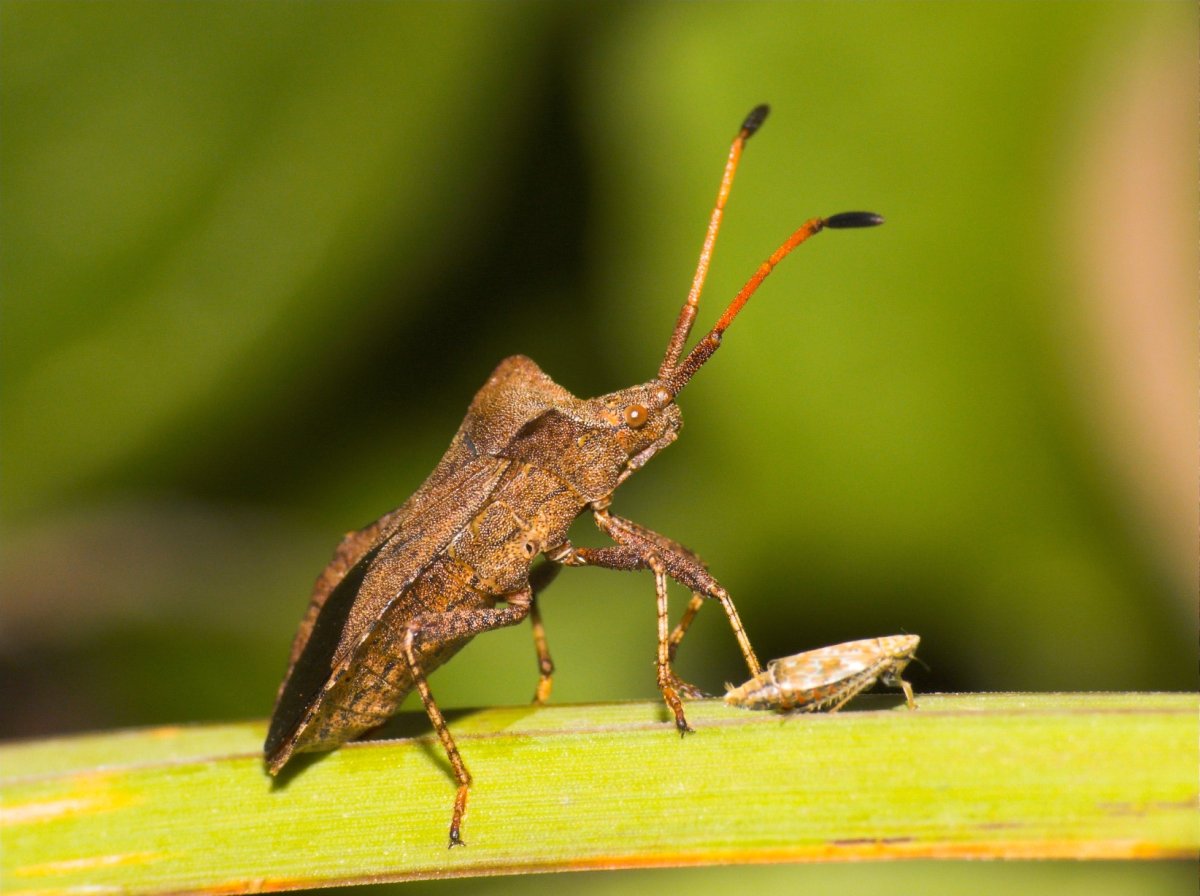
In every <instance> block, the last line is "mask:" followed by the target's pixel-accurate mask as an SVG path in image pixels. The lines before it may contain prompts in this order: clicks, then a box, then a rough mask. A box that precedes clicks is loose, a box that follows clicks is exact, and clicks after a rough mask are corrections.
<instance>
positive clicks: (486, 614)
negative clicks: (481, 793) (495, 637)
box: [401, 588, 533, 847]
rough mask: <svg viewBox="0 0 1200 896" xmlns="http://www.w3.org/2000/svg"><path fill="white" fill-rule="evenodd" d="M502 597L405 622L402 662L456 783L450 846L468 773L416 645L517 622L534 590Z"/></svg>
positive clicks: (456, 836)
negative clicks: (493, 605)
mask: <svg viewBox="0 0 1200 896" xmlns="http://www.w3.org/2000/svg"><path fill="white" fill-rule="evenodd" d="M504 600H505V601H506V603H507V606H505V607H502V608H500V609H490V610H489V609H481V610H459V611H456V612H451V613H426V614H423V615H420V616H417V617H415V618H414V619H412V620H411V621H410V622H409V623H408V626H407V628H406V629H405V632H404V639H403V641H402V642H401V648H402V653H403V654H404V661H405V662H406V663H407V664H408V671H409V674H410V675H411V676H412V680H413V684H414V685H415V686H416V689H417V693H419V694H420V695H421V703H422V704H423V705H424V707H425V714H426V715H428V716H429V721H430V723H431V724H432V725H433V729H434V731H436V732H437V736H438V739H439V740H440V741H441V742H442V748H443V749H444V750H445V751H446V758H447V759H449V760H450V768H451V769H452V770H453V771H454V780H455V782H456V783H457V784H458V792H457V794H455V797H454V813H453V815H452V816H451V818H450V846H451V847H455V846H461V845H462V842H463V840H462V833H461V831H462V820H463V816H464V815H465V814H466V812H467V797H468V796H469V795H470V791H471V773H470V772H469V771H467V766H466V763H465V762H463V759H462V755H461V754H460V753H459V752H458V745H457V744H455V743H454V737H453V736H452V735H451V734H450V729H449V728H448V727H447V725H446V719H445V717H444V716H443V715H442V711H441V710H440V709H438V705H437V703H436V702H435V701H434V699H433V692H432V691H431V690H429V682H427V681H426V680H425V673H424V671H423V670H422V669H421V663H420V659H419V656H418V647H419V646H420V645H421V644H422V643H445V642H450V641H457V640H459V639H462V638H471V637H474V636H475V635H478V634H481V633H483V632H486V631H490V630H491V629H495V628H503V627H504V626H508V625H516V624H517V623H518V622H521V621H522V620H523V619H524V618H525V617H526V616H528V615H529V610H530V607H531V606H532V604H533V592H532V590H531V589H529V588H526V589H525V590H524V591H519V592H517V593H515V594H511V595H507V596H505V598H504Z"/></svg>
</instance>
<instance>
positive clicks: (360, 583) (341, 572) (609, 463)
mask: <svg viewBox="0 0 1200 896" xmlns="http://www.w3.org/2000/svg"><path fill="white" fill-rule="evenodd" d="M766 116H767V107H766V106H758V107H757V108H755V109H754V110H753V111H752V112H751V113H750V114H749V116H747V118H746V120H745V121H744V122H743V124H742V127H741V130H740V131H739V132H738V135H737V137H736V138H734V141H733V145H732V146H731V147H730V150H729V157H728V160H727V161H726V163H725V171H724V174H723V176H722V178H721V187H720V190H719V192H718V194H717V202H716V205H715V206H714V208H713V211H712V215H711V217H710V219H709V223H708V230H707V233H706V235H705V239H704V244H703V247H702V248H701V251H700V261H699V264H698V266H697V268H696V274H695V276H694V278H693V280H692V286H691V290H690V291H689V293H688V296H687V300H686V302H684V305H683V308H682V310H681V311H680V313H679V318H678V320H677V322H676V324H675V330H674V332H673V333H672V334H671V339H670V341H669V342H668V343H667V351H666V355H665V357H664V358H663V361H662V364H661V365H659V368H658V375H657V376H656V377H655V378H654V379H652V380H650V381H649V382H647V383H643V384H641V385H639V386H632V387H630V388H628V389H621V390H619V391H617V392H612V393H609V394H608V395H601V396H600V397H599V398H590V399H581V398H576V397H575V396H574V395H572V394H571V393H570V392H568V391H567V390H566V389H564V388H562V387H561V386H559V385H558V384H556V383H555V382H554V381H552V380H551V379H550V378H549V377H548V376H546V374H544V373H543V372H542V371H541V369H539V368H538V366H537V364H535V363H534V362H533V361H531V360H529V359H528V358H525V357H521V356H515V357H512V358H507V359H506V360H504V361H502V362H500V366H498V367H497V368H496V369H495V370H494V371H493V372H492V375H491V376H490V377H489V378H488V381H487V382H486V383H484V385H483V388H481V389H480V390H479V392H478V393H477V394H476V395H475V398H474V399H473V400H472V402H471V406H470V408H469V409H468V411H467V416H466V419H464V420H463V422H462V425H461V426H460V427H459V429H458V432H457V433H456V434H455V436H454V439H453V440H452V441H451V443H450V448H449V449H448V450H447V451H446V455H445V456H444V457H443V458H442V459H441V461H440V462H439V463H438V465H437V467H436V468H434V471H433V472H432V473H431V474H430V475H429V478H428V479H426V480H425V482H424V483H423V484H422V485H421V487H420V488H419V489H417V491H416V493H415V494H414V495H413V496H412V497H411V498H409V499H408V500H407V501H406V502H405V503H404V504H403V505H401V506H400V508H399V509H397V510H394V511H392V512H391V513H389V514H387V515H386V516H384V517H382V518H381V519H379V520H378V521H376V522H374V523H372V524H371V525H369V526H367V527H366V528H365V529H361V530H359V531H357V532H351V533H350V534H348V535H347V536H346V537H345V538H343V539H342V542H341V544H339V545H338V547H337V550H336V551H335V552H334V555H333V559H332V560H331V561H330V563H329V565H328V566H327V567H326V568H325V570H324V571H323V572H322V573H321V575H320V576H319V577H318V579H317V582H316V586H315V587H314V589H313V594H312V598H311V600H310V601H309V605H308V611H307V613H306V614H305V616H304V619H303V621H302V622H301V623H300V630H299V632H298V633H297V634H296V638H295V640H294V641H293V643H292V651H291V658H290V660H289V663H288V671H287V675H286V676H285V678H284V680H283V684H282V685H281V686H280V688H279V693H278V696H277V697H276V701H275V710H274V713H273V714H272V716H271V723H270V727H269V729H268V733H267V739H266V744H265V746H264V752H265V755H266V761H267V766H268V768H269V770H270V772H271V773H272V774H277V773H278V772H279V771H280V769H282V768H283V767H284V765H286V764H287V762H288V760H289V759H290V758H291V757H292V755H293V754H295V753H299V752H308V751H319V750H331V749H333V748H334V747H337V746H339V745H340V744H343V743H345V742H346V741H349V740H353V739H354V738H356V737H359V736H360V735H362V734H364V733H365V732H368V731H370V730H371V729H373V728H375V727H377V726H379V725H380V724H382V723H383V722H384V721H385V720H386V719H387V718H388V717H389V716H390V715H391V714H392V713H393V712H395V710H396V709H397V708H398V707H399V706H400V704H401V702H402V701H403V700H404V698H405V697H406V696H407V695H408V694H409V692H410V691H412V690H413V689H414V688H415V689H416V690H417V692H418V693H419V694H420V695H421V702H422V703H423V704H424V706H425V712H426V713H427V714H428V715H429V719H430V721H431V722H432V723H433V727H434V729H435V730H436V731H437V735H438V737H439V738H440V739H441V742H442V746H443V747H444V748H445V750H446V755H447V757H448V758H449V760H450V765H451V767H452V769H453V771H454V778H455V780H456V781H457V783H458V792H457V795H456V797H455V800H454V811H453V815H452V817H451V822H450V845H451V846H455V845H457V844H459V843H460V842H461V837H460V829H461V825H462V819H463V815H464V813H465V811H466V806H467V795H468V792H469V788H470V784H471V776H470V774H469V773H468V771H467V767H466V765H465V764H464V763H463V760H462V757H461V756H460V755H459V752H458V748H457V747H456V746H455V744H454V738H453V737H452V736H451V735H450V731H449V729H448V728H447V727H446V722H445V720H444V719H443V717H442V714H441V711H440V710H439V709H438V706H437V703H435V702H434V699H433V694H432V693H431V692H430V690H429V685H428V683H427V681H426V676H427V675H428V674H429V673H430V672H432V671H433V670H434V669H436V668H437V667H438V666H440V665H441V664H442V663H444V662H446V660H448V659H450V657H452V656H453V655H454V654H455V653H456V652H458V651H459V650H460V649H461V648H462V647H463V645H465V644H466V643H467V641H469V640H470V639H471V638H473V637H474V636H475V635H478V634H480V633H482V632H486V631H490V630H491V629H495V628H500V627H501V626H507V625H516V624H517V623H519V622H521V621H523V620H524V619H525V618H526V617H528V618H529V619H530V621H531V622H532V624H533V637H534V645H535V648H536V650H537V658H538V667H539V670H540V673H541V677H540V680H539V681H538V686H537V692H536V694H535V697H534V700H535V701H536V702H539V703H540V702H543V701H544V700H546V699H547V698H548V697H549V694H550V684H551V675H552V673H553V671H554V665H553V663H552V662H551V660H550V653H549V650H548V649H547V647H546V638H545V632H544V630H543V628H542V622H541V618H540V616H539V614H538V606H537V593H538V591H539V589H540V588H542V587H544V586H545V584H546V583H547V582H548V580H549V578H550V577H552V575H553V572H554V571H555V570H556V569H557V568H558V567H559V566H603V567H607V568H609V569H620V570H634V569H649V570H651V571H652V572H653V573H654V583H655V592H656V594H657V597H658V686H659V688H660V690H661V691H662V695H663V699H664V700H665V701H666V703H667V706H668V707H669V708H670V710H671V712H672V714H673V715H674V717H675V725H676V727H677V728H678V730H679V731H680V732H681V733H682V732H687V731H690V730H691V729H690V728H689V727H688V723H687V719H686V718H685V716H684V712H683V705H682V703H681V700H680V696H681V695H683V696H688V697H694V696H701V695H702V692H701V691H700V690H699V689H698V688H695V687H693V686H692V685H689V684H687V683H686V682H683V681H681V680H680V679H679V678H677V677H676V675H675V673H674V672H673V671H672V668H671V663H672V660H673V659H674V656H675V651H676V649H677V648H678V646H679V642H680V641H681V640H682V638H683V636H684V634H685V633H686V631H687V629H688V626H689V625H690V624H691V621H692V619H693V618H694V617H695V615H696V612H697V611H698V610H699V608H700V606H701V604H702V602H703V601H704V600H706V599H708V600H715V601H717V602H718V603H719V604H720V605H721V607H722V609H723V610H724V611H725V615H726V616H727V617H728V619H729V624H730V626H731V627H732V629H733V633H734V635H735V637H736V638H737V641H738V645H739V647H740V648H741V651H742V655H743V656H744V657H745V660H746V665H747V667H748V668H749V670H750V674H751V675H758V674H759V673H760V672H761V671H762V669H761V667H760V666H759V663H758V659H757V658H756V657H755V655H754V650H753V649H752V648H751V646H750V641H749V639H748V638H747V637H746V633H745V630H744V629H743V628H742V623H741V621H740V620H739V619H738V614H737V610H735V609H734V606H733V601H731V600H730V598H729V594H728V593H727V592H726V591H725V589H724V588H723V587H721V585H720V584H719V583H718V582H717V580H716V579H714V578H713V577H712V576H711V575H709V573H708V570H707V569H706V568H705V566H704V564H703V563H702V562H701V560H700V559H699V558H698V557H697V556H696V555H695V554H693V553H692V552H691V551H690V550H688V549H687V548H685V547H683V545H681V544H678V543H677V542H675V541H672V540H671V539H669V538H666V537H664V536H662V535H659V534H658V533H657V532H652V531H650V530H649V529H646V528H644V527H642V526H639V525H638V524H637V523H634V522H631V521H629V520H626V519H623V518H621V517H619V516H616V515H615V514H612V513H610V512H609V509H608V507H609V504H610V502H611V501H612V495H613V492H614V491H615V490H616V488H617V486H619V485H620V484H621V483H622V482H624V481H625V480H626V479H627V478H628V477H629V476H630V475H632V474H633V473H634V472H635V471H637V470H639V469H641V467H642V466H643V465H644V464H645V463H646V461H648V460H649V459H650V458H651V457H653V456H654V455H655V454H657V453H658V452H659V451H660V450H662V449H663V448H665V447H666V446H667V445H669V444H670V443H671V442H673V441H674V440H675V437H676V435H677V434H678V432H679V427H680V422H681V421H680V414H679V408H678V406H677V405H676V404H675V399H676V396H678V395H679V393H680V391H681V390H682V389H683V387H684V386H686V385H687V383H688V381H689V380H691V378H692V376H693V375H695V373H696V371H697V370H699V369H700V368H701V367H702V366H703V365H704V363H705V362H706V361H707V360H708V359H709V358H710V357H711V356H712V354H713V353H714V352H715V351H716V350H717V348H718V347H720V345H721V337H722V336H723V334H724V333H725V330H726V328H728V327H729V325H730V323H732V321H733V319H734V318H735V317H736V316H737V314H738V312H739V311H741V309H742V307H743V306H744V305H745V304H746V302H747V300H748V299H749V298H750V296H751V295H753V294H754V291H755V290H756V289H757V288H758V286H759V284H760V283H762V281H763V280H764V279H765V278H766V276H767V275H768V274H770V273H771V270H772V269H773V268H774V267H775V265H776V264H778V263H779V261H780V260H781V259H783V257H784V256H785V255H787V254H788V253H789V252H791V251H792V250H793V249H795V248H796V247H797V246H799V245H800V244H801V243H802V242H804V241H805V240H806V239H808V238H809V237H810V236H812V235H814V234H816V233H818V232H819V231H821V230H824V229H825V228H852V227H871V226H874V225H876V224H880V223H882V220H883V219H882V218H880V217H879V216H878V215H875V214H872V213H870V212H846V213H843V214H840V215H834V216H832V217H829V218H813V219H812V220H810V221H807V222H806V223H805V224H803V225H802V226H801V227H800V228H799V229H798V230H797V231H796V232H795V233H793V234H792V235H791V236H790V237H788V239H787V240H786V241H785V242H784V243H783V245H781V246H780V247H779V248H778V249H776V250H775V252H774V254H772V255H771V257H770V258H769V259H767V260H766V261H765V262H763V264H762V265H760V266H759V268H758V270H757V271H756V272H755V274H754V276H753V277H751V278H750V280H749V281H748V282H747V283H746V285H745V286H744V287H742V289H741V291H740V292H738V294H737V295H736V296H735V297H734V299H733V301H732V302H730V304H729V306H728V307H727V308H726V309H725V312H724V313H723V314H722V315H721V317H720V319H719V320H718V321H717V323H716V325H715V326H714V327H713V328H712V330H711V331H709V333H708V334H707V335H706V336H705V337H704V338H703V339H701V340H700V341H699V342H698V343H696V345H695V346H693V347H692V349H691V351H690V352H688V354H687V355H686V356H684V355H683V349H684V344H685V343H686V342H687V338H688V334H689V333H690V332H691V329H692V324H693V322H694V321H695V318H696V312H697V308H698V307H699V300H700V291H701V288H702V287H703V285H704V280H705V277H706V275H707V273H708V265H709V260H710V258H711V256H712V250H713V246H714V244H715V242H716V237H717V230H718V228H719V227H720V224H721V217H722V214H723V212H724V209H725V203H726V200H727V199H728V197H729V190H730V186H731V185H732V183H733V176H734V172H735V171H736V169H737V165H738V160H739V158H740V157H741V154H742V149H743V147H744V146H745V143H746V141H747V140H748V139H749V138H750V137H751V135H753V134H754V132H755V131H757V130H758V128H759V126H760V125H761V124H762V123H763V120H764V119H765V118H766ZM584 512H589V513H591V514H592V516H593V517H594V519H595V521H596V525H597V526H599V527H600V530H601V531H602V532H604V533H605V534H606V535H607V536H608V537H609V538H611V539H612V541H613V545H612V546H610V547H602V548H584V547H575V546H574V545H572V544H571V542H570V541H569V540H568V539H567V529H568V528H569V526H570V525H571V521H572V520H574V519H575V518H576V517H577V516H579V515H580V514H582V513H584ZM539 554H542V555H545V557H546V558H547V559H548V560H549V561H550V563H549V564H548V565H546V566H545V567H539V568H537V569H533V568H532V563H533V561H534V558H535V557H537V556H538V555H539ZM543 570H545V571H544V572H543ZM668 579H674V580H675V581H676V582H678V583H680V584H681V585H683V586H684V587H685V588H688V589H689V590H690V591H691V592H692V598H691V602H690V603H689V604H688V606H687V609H686V610H685V612H684V614H683V617H682V618H681V620H680V622H679V624H678V625H677V626H676V627H675V629H674V631H670V629H669V627H668V624H667V580H668Z"/></svg>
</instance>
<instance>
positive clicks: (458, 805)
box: [450, 784, 470, 849]
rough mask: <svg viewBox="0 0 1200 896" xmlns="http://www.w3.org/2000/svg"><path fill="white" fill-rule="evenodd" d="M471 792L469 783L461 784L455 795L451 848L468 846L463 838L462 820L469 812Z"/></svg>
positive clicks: (451, 821)
mask: <svg viewBox="0 0 1200 896" xmlns="http://www.w3.org/2000/svg"><path fill="white" fill-rule="evenodd" d="M468 793H470V789H469V785H467V784H460V785H459V787H458V793H457V795H456V796H455V797H454V814H453V815H452V816H450V849H454V847H456V846H466V845H467V844H466V843H464V842H463V838H462V820H463V816H464V815H466V814H467V795H468Z"/></svg>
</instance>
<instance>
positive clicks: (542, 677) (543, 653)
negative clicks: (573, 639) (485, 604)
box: [529, 562, 562, 706]
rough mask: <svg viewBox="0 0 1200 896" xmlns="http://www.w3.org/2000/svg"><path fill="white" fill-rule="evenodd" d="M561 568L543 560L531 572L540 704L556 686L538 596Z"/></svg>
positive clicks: (536, 693) (531, 612)
mask: <svg viewBox="0 0 1200 896" xmlns="http://www.w3.org/2000/svg"><path fill="white" fill-rule="evenodd" d="M560 569H562V567H561V566H559V565H558V564H557V563H545V562H543V563H542V564H541V565H540V566H535V567H534V568H533V571H532V572H530V574H529V590H530V593H531V596H530V601H529V621H530V622H531V623H533V646H534V649H535V650H536V651H537V659H538V683H537V690H536V691H534V694H533V702H534V703H536V704H537V705H538V706H542V705H543V704H544V703H545V702H546V701H547V700H549V699H550V689H551V688H552V687H553V686H554V660H552V659H551V658H550V647H549V645H547V643H546V627H545V626H544V625H542V614H541V611H540V610H539V609H538V597H539V596H540V595H541V593H542V592H543V591H544V590H545V589H546V587H547V586H548V585H549V584H550V583H551V582H553V581H554V579H555V577H556V576H557V575H558V571H559V570H560Z"/></svg>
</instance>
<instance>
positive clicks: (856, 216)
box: [825, 212, 883, 230]
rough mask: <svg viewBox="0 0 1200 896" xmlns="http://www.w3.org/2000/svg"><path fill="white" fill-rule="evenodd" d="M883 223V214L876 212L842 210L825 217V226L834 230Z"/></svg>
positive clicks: (875, 225) (876, 225)
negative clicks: (839, 212) (837, 213)
mask: <svg viewBox="0 0 1200 896" xmlns="http://www.w3.org/2000/svg"><path fill="white" fill-rule="evenodd" d="M882 223H883V215H877V214H875V213H874V212H842V213H841V214H840V215H831V216H830V217H828V218H826V219H825V226H826V227H832V228H833V229H834V230H849V229H850V228H852V227H878V226H879V225H880V224H882Z"/></svg>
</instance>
